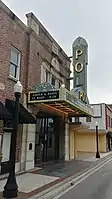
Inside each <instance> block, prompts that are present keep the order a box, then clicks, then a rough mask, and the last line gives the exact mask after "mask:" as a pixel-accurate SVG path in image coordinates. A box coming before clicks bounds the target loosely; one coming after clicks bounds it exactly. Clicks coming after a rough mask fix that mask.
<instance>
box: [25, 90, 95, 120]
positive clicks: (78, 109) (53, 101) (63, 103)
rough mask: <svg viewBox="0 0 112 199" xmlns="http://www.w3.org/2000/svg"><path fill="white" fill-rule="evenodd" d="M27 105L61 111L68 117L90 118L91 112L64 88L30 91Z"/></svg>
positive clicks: (88, 106)
mask: <svg viewBox="0 0 112 199" xmlns="http://www.w3.org/2000/svg"><path fill="white" fill-rule="evenodd" d="M28 103H29V104H44V106H46V107H48V108H49V109H54V110H55V111H56V110H58V111H61V112H63V113H65V114H67V115H68V116H73V117H76V116H79V117H86V116H92V115H93V110H92V108H91V106H90V105H88V104H84V103H83V102H82V101H80V100H79V99H78V98H77V97H76V96H75V95H73V94H71V92H70V91H68V90H67V89H66V88H60V89H59V90H56V89H55V90H49V91H42V92H37V91H31V92H29V93H28Z"/></svg>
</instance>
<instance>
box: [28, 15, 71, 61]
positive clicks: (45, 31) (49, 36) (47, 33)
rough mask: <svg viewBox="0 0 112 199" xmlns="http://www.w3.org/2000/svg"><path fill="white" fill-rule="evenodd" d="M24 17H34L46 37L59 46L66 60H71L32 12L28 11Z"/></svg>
mask: <svg viewBox="0 0 112 199" xmlns="http://www.w3.org/2000/svg"><path fill="white" fill-rule="evenodd" d="M26 17H27V18H28V17H31V18H32V19H34V20H35V21H36V22H37V23H39V25H40V27H41V28H42V30H43V31H44V33H45V34H46V35H47V37H48V38H49V39H50V40H51V41H52V42H55V43H56V45H57V46H58V47H59V48H60V51H61V53H63V55H64V56H65V58H67V60H68V61H69V62H71V59H70V57H69V56H68V55H67V54H66V53H65V51H64V50H63V49H62V47H61V46H60V45H59V44H58V42H57V41H56V40H55V39H54V38H53V36H52V35H51V34H50V33H49V31H48V30H47V29H46V28H45V27H44V25H43V24H42V23H41V22H40V21H39V19H38V18H37V17H36V16H35V15H34V14H33V13H32V12H30V13H28V14H26Z"/></svg>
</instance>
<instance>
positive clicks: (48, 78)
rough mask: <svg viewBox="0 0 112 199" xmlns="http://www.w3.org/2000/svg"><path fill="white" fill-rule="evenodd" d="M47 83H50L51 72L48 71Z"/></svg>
mask: <svg viewBox="0 0 112 199" xmlns="http://www.w3.org/2000/svg"><path fill="white" fill-rule="evenodd" d="M46 82H49V83H50V72H49V71H47V70H46Z"/></svg>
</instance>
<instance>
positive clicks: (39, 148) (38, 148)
mask: <svg viewBox="0 0 112 199" xmlns="http://www.w3.org/2000/svg"><path fill="white" fill-rule="evenodd" d="M57 127H58V125H57V123H56V120H55V119H54V118H51V117H43V118H41V119H38V120H37V130H36V139H35V140H36V141H35V165H38V164H39V163H42V162H48V161H53V160H55V159H56V158H57V159H58V158H59V154H57V153H58V151H59V149H58V148H59V139H58V137H59V136H58V134H59V131H57V129H56V128H57Z"/></svg>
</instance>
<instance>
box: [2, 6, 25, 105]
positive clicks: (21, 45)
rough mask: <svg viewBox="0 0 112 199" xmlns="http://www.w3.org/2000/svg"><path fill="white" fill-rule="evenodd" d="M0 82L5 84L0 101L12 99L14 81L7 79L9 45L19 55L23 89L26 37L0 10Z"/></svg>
mask: <svg viewBox="0 0 112 199" xmlns="http://www.w3.org/2000/svg"><path fill="white" fill-rule="evenodd" d="M0 19H1V20H0V25H1V28H0V82H2V83H4V84H5V90H4V91H0V92H1V95H0V101H2V102H5V99H6V98H10V99H12V98H13V97H14V91H13V87H14V84H15V81H13V80H11V79H9V66H10V55H11V45H13V46H14V47H16V48H17V49H18V50H19V51H20V52H21V53H22V54H21V76H20V81H21V83H22V85H23V87H24V88H25V84H26V78H25V77H26V67H27V66H26V63H27V35H26V33H25V31H24V30H23V29H22V28H21V27H20V26H19V25H17V23H15V21H14V20H12V19H11V18H10V17H9V16H8V15H7V14H6V13H5V12H3V10H2V9H0Z"/></svg>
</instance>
